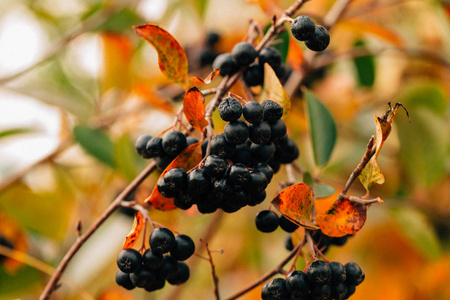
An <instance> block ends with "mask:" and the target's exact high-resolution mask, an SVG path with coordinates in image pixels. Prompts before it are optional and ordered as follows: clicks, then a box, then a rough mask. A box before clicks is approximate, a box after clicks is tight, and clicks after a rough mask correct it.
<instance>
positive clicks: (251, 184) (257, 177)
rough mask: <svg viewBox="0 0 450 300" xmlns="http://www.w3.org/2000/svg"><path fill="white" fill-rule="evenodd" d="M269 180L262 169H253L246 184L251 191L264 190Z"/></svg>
mask: <svg viewBox="0 0 450 300" xmlns="http://www.w3.org/2000/svg"><path fill="white" fill-rule="evenodd" d="M268 184H269V181H268V180H267V177H266V175H264V173H263V172H262V171H260V170H257V169H253V170H252V171H250V180H249V181H248V184H247V185H246V188H247V190H248V191H249V192H251V193H258V192H262V191H264V190H265V189H266V187H267V185H268Z"/></svg>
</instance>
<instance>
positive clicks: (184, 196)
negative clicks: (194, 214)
mask: <svg viewBox="0 0 450 300" xmlns="http://www.w3.org/2000/svg"><path fill="white" fill-rule="evenodd" d="M196 196H197V195H196ZM195 198H196V197H195V196H194V195H192V194H191V193H189V191H183V192H180V193H178V194H177V195H176V196H175V197H174V198H173V204H174V205H175V206H176V207H178V208H179V209H182V210H187V209H189V208H191V207H192V205H194V204H195Z"/></svg>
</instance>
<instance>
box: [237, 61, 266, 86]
mask: <svg viewBox="0 0 450 300" xmlns="http://www.w3.org/2000/svg"><path fill="white" fill-rule="evenodd" d="M242 79H243V80H244V82H245V85H247V86H257V85H262V84H263V83H264V69H263V67H262V65H260V64H258V63H257V64H252V65H251V66H249V67H248V68H246V69H245V71H244V73H243V74H242Z"/></svg>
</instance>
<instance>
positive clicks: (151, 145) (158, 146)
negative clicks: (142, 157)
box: [145, 137, 165, 157]
mask: <svg viewBox="0 0 450 300" xmlns="http://www.w3.org/2000/svg"><path fill="white" fill-rule="evenodd" d="M145 153H147V155H148V156H149V157H155V156H161V155H164V154H165V152H164V148H163V146H162V138H160V137H153V138H151V139H150V140H149V141H148V142H147V145H145Z"/></svg>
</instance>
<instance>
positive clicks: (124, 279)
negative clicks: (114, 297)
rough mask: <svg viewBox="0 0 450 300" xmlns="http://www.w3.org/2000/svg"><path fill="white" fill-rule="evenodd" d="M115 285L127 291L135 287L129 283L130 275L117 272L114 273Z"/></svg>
mask: <svg viewBox="0 0 450 300" xmlns="http://www.w3.org/2000/svg"><path fill="white" fill-rule="evenodd" d="M116 283H117V284H118V285H120V286H121V287H124V288H126V289H127V290H132V289H134V288H135V287H136V286H135V285H134V284H133V283H132V282H131V279H130V274H129V273H125V272H122V271H121V270H117V272H116Z"/></svg>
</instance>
